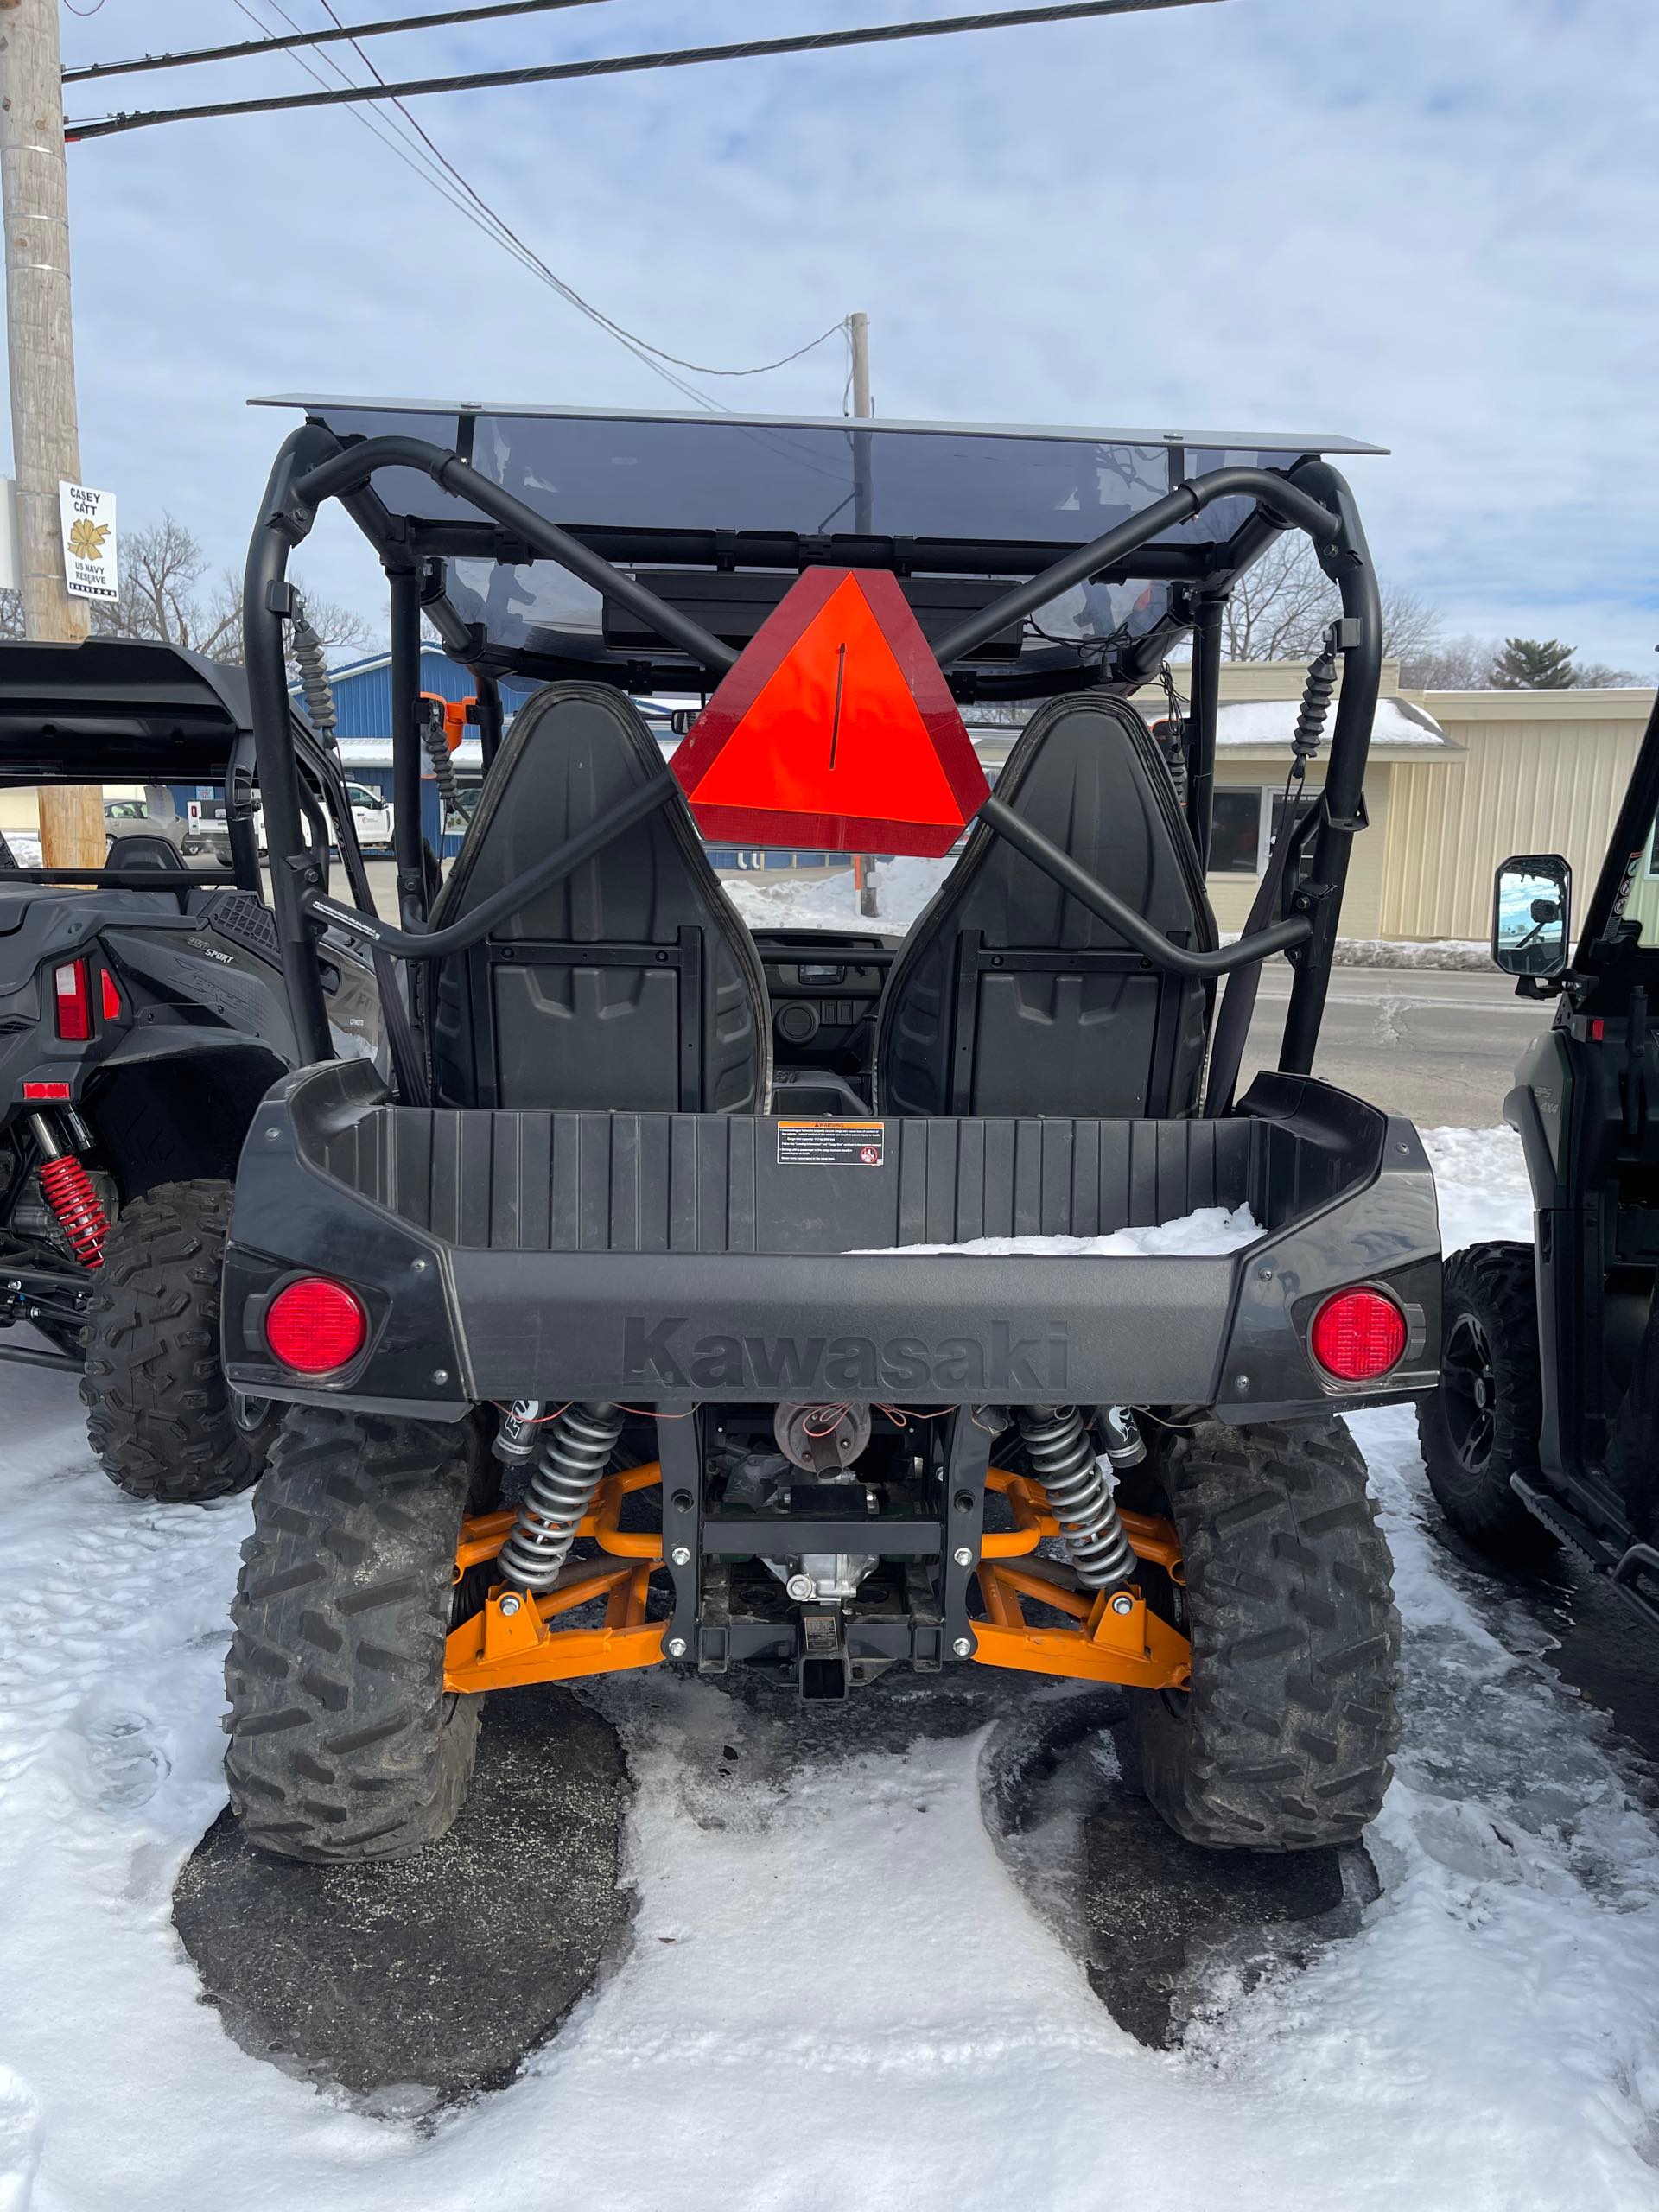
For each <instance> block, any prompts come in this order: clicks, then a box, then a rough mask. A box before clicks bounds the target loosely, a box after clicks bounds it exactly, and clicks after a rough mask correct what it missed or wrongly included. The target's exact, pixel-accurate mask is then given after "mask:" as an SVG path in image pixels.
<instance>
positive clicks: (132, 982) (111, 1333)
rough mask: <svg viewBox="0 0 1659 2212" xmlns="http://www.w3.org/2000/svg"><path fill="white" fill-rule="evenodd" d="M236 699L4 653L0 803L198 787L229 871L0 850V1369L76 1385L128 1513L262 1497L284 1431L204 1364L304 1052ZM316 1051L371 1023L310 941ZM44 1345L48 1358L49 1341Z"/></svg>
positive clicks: (178, 676) (20, 647) (129, 653)
mask: <svg viewBox="0 0 1659 2212" xmlns="http://www.w3.org/2000/svg"><path fill="white" fill-rule="evenodd" d="M287 734H288V740H289V744H290V746H291V747H292V750H293V757H294V760H295V767H296V776H297V778H298V779H299V788H300V790H301V791H302V794H303V805H304V810H305V816H306V819H307V821H308V823H309V824H310V825H311V829H312V835H311V838H310V842H309V845H308V849H309V850H312V851H321V853H322V854H323V855H325V858H324V861H323V862H322V866H323V867H324V868H326V865H327V862H326V853H327V844H328V842H329V836H328V835H325V834H324V831H323V826H322V825H323V823H324V820H325V817H326V816H332V817H333V818H334V822H335V823H337V824H339V823H342V821H343V827H337V828H336V829H334V830H333V831H332V832H330V833H329V835H332V836H334V837H335V839H336V840H337V841H338V842H339V844H340V852H341V855H342V856H343V858H344V859H345V861H346V872H347V875H348V879H349V880H350V881H351V883H352V885H353V893H354V895H356V896H358V897H359V898H360V897H365V896H366V895H367V887H366V880H365V878H364V876H363V874H362V872H361V862H360V861H359V859H358V857H357V853H356V848H355V845H354V843H353V842H352V840H351V815H350V809H349V807H346V806H345V804H344V800H343V793H342V791H341V787H340V773H339V770H338V767H337V766H336V764H335V761H334V758H333V757H332V755H331V754H330V753H328V752H327V750H326V749H325V747H323V746H322V745H321V744H320V742H319V741H318V740H317V738H316V736H315V734H314V733H313V732H312V731H311V730H310V729H309V728H308V726H306V725H305V724H304V723H303V722H302V721H300V720H299V719H298V717H297V716H296V717H293V718H291V720H290V723H289V730H288V733H287ZM253 770H254V763H253V741H252V736H251V730H250V728H249V718H248V705H247V688H246V684H245V681H244V679H243V677H242V673H241V671H240V670H239V669H232V668H225V667H221V666H219V665H218V664H214V663H212V662H208V661H204V660H200V659H199V658H196V657H195V656H194V654H190V653H187V652H180V651H177V650H175V648H173V647H171V646H168V645H145V644H137V643H130V642H127V641H124V640H119V639H88V640H87V641H86V643H85V644H83V645H35V644H14V643H6V644H3V645H0V786H3V787H5V788H9V789H16V788H19V787H23V786H39V785H54V784H65V783H78V784H86V783H91V782H92V781H93V780H94V779H96V780H97V781H98V782H99V783H105V784H116V785H120V784H141V785H167V784H171V785H214V786H220V787H223V788H224V789H225V790H226V792H227V793H228V794H229V806H230V811H231V821H230V825H229V846H230V855H229V865H228V866H227V867H225V868H212V867H207V868H201V867H191V866H188V864H187V862H186V861H185V860H184V858H183V855H182V854H181V850H180V847H179V844H178V843H177V842H175V841H174V840H173V839H171V838H168V837H162V836H154V835H150V834H149V833H147V832H145V831H143V830H142V829H141V830H139V831H137V832H136V833H134V834H130V835H118V836H114V837H113V838H112V840H111V842H110V845H109V848H108V850H107V852H106V854H105V859H104V863H103V865H102V866H101V867H98V868H89V869H67V870H66V869H60V868H44V867H19V866H18V865H17V864H16V860H15V859H14V857H13V855H11V853H10V851H9V850H8V851H5V852H4V853H3V855H0V1358H4V1359H9V1360H12V1361H22V1362H24V1363H29V1364H30V1365H34V1366H47V1367H60V1368H62V1369H64V1370H67V1371H69V1372H72V1373H76V1374H79V1375H80V1376H81V1377H82V1383H81V1389H82V1395H83V1396H84V1397H85V1399H86V1406H87V1410H88V1414H89V1427H90V1431H91V1436H92V1445H93V1448H94V1449H95V1450H96V1452H98V1454H99V1459H100V1460H101V1461H102V1463H103V1465H104V1467H105V1471H107V1472H108V1474H109V1475H110V1477H111V1480H112V1481H114V1482H117V1483H118V1484H120V1486H121V1487H122V1488H123V1489H124V1490H126V1491H130V1492H131V1493H132V1494H133V1495H134V1496H135V1497H146V1498H163V1499H175V1500H182V1499H203V1498H210V1497H220V1496H222V1495H224V1494H225V1493H226V1492H227V1491H235V1490H240V1489H242V1488H244V1487H245V1485H246V1484H249V1483H250V1482H251V1481H252V1480H253V1478H254V1477H255V1475H256V1474H257V1472H258V1471H259V1468H260V1467H261V1466H262V1465H263V1464H264V1454H265V1450H266V1447H267V1446H268V1444H269V1443H270V1438H271V1435H272V1433H273V1432H274V1429H275V1426H276V1417H275V1415H274V1414H273V1412H272V1409H271V1408H270V1404H269V1402H266V1401H264V1400H262V1399H260V1398H258V1397H257V1396H254V1395H248V1394H246V1393H244V1392H241V1391H238V1390H236V1389H232V1388H231V1387H230V1386H229V1385H228V1384H227V1383H226V1380H225V1377H224V1374H223V1370H222V1369H221V1367H220V1363H219V1281H220V1271H221V1268H222V1264H223V1256H224V1248H225V1239H226V1234H227V1232H228V1230H229V1227H230V1214H231V1178H232V1174H233V1173H234V1172H235V1166H236V1160H237V1156H238V1153H239V1152H240V1150H241V1147H242V1141H243V1139H244V1138H245V1135H247V1131H248V1126H249V1123H250V1122H251V1119H252V1117H253V1114H254V1111H255V1109H256V1108H257V1105H258V1103H259V1101H260V1099H261V1098H262V1097H263V1096H264V1094H265V1092H266V1091H267V1090H269V1089H270V1085H271V1084H272V1083H273V1082H274V1081H275V1080H276V1079H277V1077H278V1076H280V1075H282V1074H283V1072H284V1071H286V1070H288V1069H289V1068H291V1067H293V1066H295V1065H296V1064H297V1063H298V1062H299V1060H300V1059H301V1058H302V1057H303V1053H302V1046H301V1039H300V1036H299V1033H298V1032H297V1031H296V1027H295V1025H294V1022H293V1020H292V1018H291V1016H290V1014H289V1002H288V998H287V995H286V992H285V990H284V988H283V976H282V964H281V962H280V960H279V958H278V957H277V937H276V930H275V926H274V924H273V921H272V918H271V912H270V907H269V906H267V904H266V902H265V899H264V891H263V889H262V887H261V882H260V876H259V871H258V866H257V858H256V855H255V853H254V849H253V839H252V833H251V827H250V823H251V807H252V793H253ZM318 977H319V983H320V986H321V990H322V992H323V995H324V1003H325V1004H326V1005H327V1009H328V1033H329V1040H330V1046H331V1049H333V1050H335V1051H339V1052H345V1053H355V1054H365V1053H368V1052H372V1051H373V1049H374V1046H375V1042H376V1039H377V1038H378V1034H379V1031H380V1008H379V1001H378V996H377V995H376V992H375V989H374V985H373V979H372V975H371V973H370V971H369V969H368V967H367V965H366V963H365V961H364V960H363V958H362V957H361V956H360V955H359V953H358V952H357V951H355V950H353V949H351V948H350V947H348V946H346V945H345V944H340V946H338V947H334V948H330V949H326V950H321V957H320V965H319V969H318ZM41 1339H44V1343H42V1342H41Z"/></svg>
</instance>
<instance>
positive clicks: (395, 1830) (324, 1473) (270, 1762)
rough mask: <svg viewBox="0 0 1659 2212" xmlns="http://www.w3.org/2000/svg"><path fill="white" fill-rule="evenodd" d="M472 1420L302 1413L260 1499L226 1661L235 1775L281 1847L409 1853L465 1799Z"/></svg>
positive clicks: (248, 1809) (251, 1822)
mask: <svg viewBox="0 0 1659 2212" xmlns="http://www.w3.org/2000/svg"><path fill="white" fill-rule="evenodd" d="M477 1437H478V1432H477V1431H476V1429H475V1428H474V1427H473V1426H472V1425H471V1424H470V1423H467V1422H463V1423H461V1424H459V1425H458V1426H455V1427H449V1426H446V1425H445V1424H443V1423H441V1422H438V1421H393V1420H390V1419H387V1418H384V1417H382V1416H381V1415H378V1414H348V1413H341V1412H334V1411H331V1410H328V1409H326V1408H315V1407H294V1408H290V1409H289V1413H288V1415H287V1418H286V1420H285V1421H284V1422H283V1427H282V1431H281V1433H280V1434H279V1435H278V1437H277V1443H276V1446H275V1448H274V1450H273V1451H272V1452H271V1455H270V1466H269V1467H268V1468H267V1470H266V1471H265V1476H264V1480H263V1482H261V1484H260V1485H259V1488H258V1491H257V1493H256V1495H255V1498H254V1514H253V1534H252V1535H251V1537H250V1538H249V1539H248V1541H247V1543H246V1544H245V1546H244V1548H243V1554H242V1557H243V1567H242V1575H241V1580H240V1581H239V1582H238V1586H237V1593H236V1600H235V1603H234V1605H232V1612H231V1619H232V1639H231V1649H230V1652H229V1656H227V1658H226V1664H225V1686H226V1695H227V1697H228V1699H229V1700H230V1707H231V1710H230V1715H229V1718H228V1719H227V1720H226V1729H227V1731H228V1732H229V1736H230V1744H229V1747H228V1749H227V1750H226V1755H225V1772H226V1778H227V1780H228V1782H229V1783H230V1792H231V1804H232V1808H233V1809H234V1811H235V1812H236V1814H237V1815H238V1818H239V1819H240V1821H241V1823H242V1827H243V1832H244V1834H245V1835H246V1836H247V1838H248V1840H250V1842H251V1843H255V1844H257V1845H258V1847H260V1849H261V1850H263V1851H270V1852H274V1853H277V1855H278V1856H279V1857H282V1858H284V1859H311V1860H326V1861H335V1862H340V1861H345V1862H350V1861H353V1860H359V1859H400V1858H404V1857H406V1856H407V1855H408V1854H409V1853H411V1852H415V1851H418V1850H420V1849H421V1848H422V1847H423V1845H425V1844H429V1843H433V1842H435V1841H436V1840H437V1839H438V1838H439V1837H440V1836H442V1835H444V1834H447V1833H448V1829H449V1827H451V1825H452V1824H453V1822H454V1818H455V1815H457V1814H458V1813H459V1812H460V1810H461V1806H462V1805H463V1804H464V1803H465V1802H466V1797H467V1790H468V1789H469V1787H470V1786H471V1783H472V1777H473V1763H474V1758H475V1756H476V1753H477V1749H478V1724H479V1713H480V1707H481V1705H482V1703H483V1700H481V1699H480V1698H475V1697H474V1698H463V1697H453V1696H449V1695H447V1694H446V1693H445V1691H444V1688H443V1660H444V1642H445V1638H446V1637H447V1636H448V1631H449V1625H450V1619H451V1614H452V1610H453V1601H454V1561H455V1540H456V1537H457V1535H459V1533H460V1529H461V1516H462V1515H463V1513H464V1512H465V1511H466V1510H467V1502H468V1496H469V1492H470V1491H472V1490H473V1488H474V1480H475V1477H476V1472H477V1469H478V1465H479V1453H478V1449H477Z"/></svg>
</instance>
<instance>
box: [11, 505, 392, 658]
mask: <svg viewBox="0 0 1659 2212" xmlns="http://www.w3.org/2000/svg"><path fill="white" fill-rule="evenodd" d="M206 575H207V555H206V554H205V553H204V552H203V551H202V550H201V545H200V541H199V540H198V539H197V538H196V537H195V536H194V533H193V532H192V531H189V530H188V529H187V528H186V527H185V525H184V524H182V523H181V522H177V521H175V519H174V518H173V517H172V516H171V515H163V516H162V519H161V521H160V522H159V523H152V524H149V525H148V526H147V527H146V528H144V529H143V530H134V531H128V532H127V533H126V534H125V535H124V537H123V538H122V540H121V596H120V597H119V599H113V600H95V601H93V602H92V630H93V632H94V634H95V635H96V636H98V637H101V638H150V639H156V640H158V641H159V642H160V643H161V644H162V645H182V646H184V647H185V649H186V650H187V651H188V652H193V653H200V654H201V655H202V656H203V657H204V658H206V659H207V660H220V661H229V662H232V663H239V662H240V661H241V658H242V582H241V579H240V577H238V576H237V575H233V574H232V572H231V570H230V569H225V570H223V571H222V572H221V574H220V575H219V579H218V581H217V582H215V583H213V585H211V586H206V587H204V585H203V582H202V579H203V578H204V577H205V576H206ZM295 582H296V587H297V588H298V590H299V593H300V595H301V597H302V599H303V600H304V601H305V611H306V613H307V614H308V616H309V617H310V620H311V626H312V628H313V629H314V630H315V632H317V635H318V636H319V637H320V638H321V639H322V642H323V644H324V645H369V644H372V641H373V632H372V631H371V630H370V628H369V626H368V625H367V623H366V622H365V621H364V620H363V619H362V617H361V616H360V615H358V614H354V613H353V612H352V610H351V608H350V607H341V606H340V605H338V604H337V603H336V602H335V601H333V600H328V599H316V598H314V597H313V595H312V594H310V593H309V592H308V591H307V590H306V588H305V586H304V584H303V582H302V581H301V580H300V579H299V578H297V577H296V579H295ZM23 634H24V632H23V602H22V594H20V593H18V592H15V591H0V638H21V637H22V635H23Z"/></svg>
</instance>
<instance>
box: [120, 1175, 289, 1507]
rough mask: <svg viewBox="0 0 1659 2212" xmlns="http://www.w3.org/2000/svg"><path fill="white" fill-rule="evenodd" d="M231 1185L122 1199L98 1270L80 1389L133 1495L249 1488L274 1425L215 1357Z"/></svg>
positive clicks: (180, 1501) (176, 1499)
mask: <svg viewBox="0 0 1659 2212" xmlns="http://www.w3.org/2000/svg"><path fill="white" fill-rule="evenodd" d="M230 1226H231V1186H230V1185H229V1184H228V1183H219V1182H209V1181H205V1180H199V1181H193V1182H186V1183H161V1184H158V1185H156V1188H155V1189H154V1190H152V1191H147V1192H145V1193H144V1195H143V1197H142V1198H135V1199H134V1200H133V1201H132V1203H131V1205H128V1206H124V1207H123V1208H122V1210H121V1212H120V1213H119V1214H118V1216H117V1217H116V1220H115V1222H114V1224H112V1226H111V1230H110V1233H109V1236H108V1237H107V1238H106V1239H105V1245H104V1264H103V1266H102V1267H101V1268H99V1270H98V1273H97V1274H96V1275H95V1276H94V1277H93V1279H92V1281H93V1297H92V1313H91V1319H90V1321H89V1325H88V1327H87V1332H86V1372H85V1374H84V1375H83V1376H82V1377H81V1384H80V1395H81V1397H82V1399H83V1401H84V1402H85V1403H86V1414H87V1420H86V1431H87V1434H88V1436H89V1437H90V1439H91V1440H92V1449H93V1451H94V1452H96V1453H97V1454H98V1457H99V1461H100V1462H101V1463H102V1465H103V1468H104V1471H105V1474H106V1475H107V1476H108V1477H109V1478H110V1480H111V1482H112V1483H115V1484H118V1485H119V1487H120V1488H121V1489H122V1490H124V1491H126V1492H127V1493H128V1494H129V1496H130V1497H142V1498H147V1499H152V1500H160V1501H161V1502H162V1503H166V1504H169V1505H186V1504H200V1503H203V1502H205V1501H206V1500H207V1499H208V1498H213V1497H229V1496H230V1495H231V1494H232V1491H239V1490H245V1489H246V1488H247V1486H248V1484H250V1483H251V1482H253V1481H254V1480H255V1479H256V1478H257V1476H258V1474H259V1471H260V1470H261V1468H262V1467H263V1466H264V1463H265V1454H266V1452H267V1451H268V1450H269V1449H270V1444H271V1440H272V1439H273V1438H274V1436H275V1434H276V1431H277V1417H276V1414H274V1413H273V1412H271V1411H270V1409H269V1408H264V1407H262V1406H260V1405H258V1404H257V1403H252V1402H238V1400H237V1399H236V1397H235V1396H234V1394H233V1393H232V1390H231V1389H230V1386H229V1385H228V1384H227V1383H226V1380H225V1376H224V1371H223V1370H222V1369H221V1368H220V1366H219V1287H220V1281H221V1276H222V1273H223V1268H224V1259H225V1240H226V1236H228V1235H229V1234H230Z"/></svg>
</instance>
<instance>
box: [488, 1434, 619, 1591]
mask: <svg viewBox="0 0 1659 2212" xmlns="http://www.w3.org/2000/svg"><path fill="white" fill-rule="evenodd" d="M539 1414H540V1405H539V1402H538V1401H537V1400H536V1399H533V1398H521V1399H519V1400H518V1403H517V1404H516V1405H515V1406H514V1407H513V1408H512V1412H511V1413H510V1414H508V1415H507V1417H506V1419H505V1421H503V1423H502V1425H501V1434H500V1436H499V1439H498V1440H497V1442H496V1447H495V1448H496V1453H497V1456H498V1457H499V1458H500V1459H505V1460H508V1461H510V1462H511V1461H518V1462H519V1463H521V1464H522V1463H524V1462H525V1461H529V1462H530V1463H531V1476H530V1489H529V1491H528V1492H527V1494H526V1496H525V1497H524V1503H523V1504H522V1505H520V1507H519V1508H518V1519H517V1521H515V1522H514V1523H513V1525H512V1531H511V1533H510V1534H509V1535H508V1537H507V1540H506V1541H505V1543H504V1544H503V1545H502V1547H501V1551H500V1554H499V1559H498V1560H497V1562H496V1563H497V1566H498V1567H499V1570H500V1574H501V1580H503V1581H504V1582H507V1583H510V1584H511V1585H512V1587H513V1588H514V1589H515V1590H524V1591H527V1592H531V1593H534V1592H539V1591H544V1590H550V1589H551V1588H552V1587H553V1585H554V1584H555V1583H556V1581H557V1580H558V1579H559V1570H560V1569H561V1568H562V1567H563V1565H564V1562H565V1560H567V1559H568V1558H569V1555H570V1547H571V1545H572V1544H573V1543H575V1540H576V1530H577V1529H578V1528H579V1527H580V1526H581V1523H582V1515H583V1514H584V1513H586V1512H587V1510H588V1507H589V1506H590V1505H591V1504H592V1503H593V1502H594V1491H596V1490H597V1489H598V1488H599V1483H600V1478H601V1475H603V1473H604V1472H605V1469H606V1467H607V1465H608V1463H609V1460H610V1457H611V1454H612V1452H613V1451H614V1450H615V1449H616V1440H617V1438H618V1437H619V1436H620V1435H621V1433H622V1408H621V1407H620V1406H610V1405H603V1404H598V1403H589V1404H578V1405H569V1406H566V1407H565V1408H564V1409H563V1412H562V1413H558V1414H555V1415H554V1416H553V1418H552V1420H551V1421H548V1422H547V1424H546V1427H545V1430H543V1427H542V1426H541V1423H540V1420H539Z"/></svg>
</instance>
